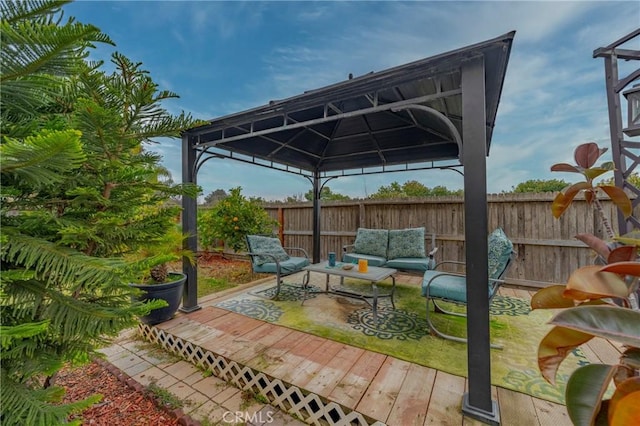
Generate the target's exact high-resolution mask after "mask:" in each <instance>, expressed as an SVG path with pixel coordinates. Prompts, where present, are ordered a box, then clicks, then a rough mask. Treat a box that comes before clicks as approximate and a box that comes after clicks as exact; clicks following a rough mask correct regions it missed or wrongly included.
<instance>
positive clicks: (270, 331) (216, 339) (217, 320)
mask: <svg viewBox="0 0 640 426" xmlns="http://www.w3.org/2000/svg"><path fill="white" fill-rule="evenodd" d="M500 294H502V295H506V296H515V297H522V298H525V299H526V298H529V297H530V296H531V294H532V292H529V291H526V290H520V289H514V288H508V287H504V286H503V287H501V289H500ZM157 327H158V329H161V330H164V331H165V332H167V333H170V334H172V335H174V336H176V337H179V338H181V339H183V340H186V341H189V342H192V343H193V344H196V345H198V346H200V347H202V348H204V349H207V350H210V351H212V352H214V353H216V354H218V355H222V356H224V357H226V358H227V359H229V360H232V361H235V362H238V363H240V364H242V365H246V366H248V367H251V368H253V369H255V370H259V371H262V372H264V373H265V374H267V375H269V376H271V377H274V378H279V379H281V380H282V381H283V382H285V383H290V384H293V385H295V386H298V387H300V388H301V389H304V390H305V391H306V392H313V393H315V394H317V395H320V396H321V397H322V398H326V399H327V400H331V401H334V402H336V403H338V404H341V405H342V406H344V407H346V408H349V409H354V410H357V411H359V412H360V413H362V414H364V415H365V416H368V417H370V418H372V419H375V420H379V421H380V422H383V423H387V424H389V425H423V424H424V425H466V426H477V425H480V424H481V423H480V422H479V421H477V420H474V419H471V418H469V417H468V416H465V415H463V414H462V412H461V405H462V395H463V394H464V393H465V391H466V387H467V385H468V381H467V380H466V379H465V378H464V377H459V376H455V375H452V374H448V373H445V372H441V371H437V370H434V369H430V368H428V367H424V366H419V365H417V364H411V363H409V362H406V361H402V360H399V359H396V358H393V357H389V356H387V355H384V354H380V353H376V352H371V351H367V350H365V349H362V348H356V347H353V346H349V345H346V344H344V343H338V342H335V341H332V340H329V339H326V338H322V337H318V336H314V335H311V334H306V333H304V332H300V331H296V330H292V329H289V328H286V327H282V326H278V325H275V324H270V323H267V322H263V321H260V320H256V319H253V318H249V317H246V316H243V315H241V314H237V313H234V312H230V311H227V310H224V309H220V308H217V307H213V306H205V307H204V308H203V309H201V310H198V311H195V312H193V313H190V314H184V315H179V316H177V317H176V318H174V319H172V320H170V321H167V322H165V323H162V324H159V325H158V326H157ZM583 349H584V352H585V354H586V356H587V357H588V359H589V360H590V361H591V362H608V363H611V362H616V361H617V359H618V358H619V356H620V348H619V346H616V345H613V344H611V343H610V342H608V341H606V340H603V339H593V340H592V341H590V342H589V343H588V345H584V346H583ZM491 391H492V398H493V399H494V400H495V401H497V402H498V404H499V407H500V415H501V421H502V425H505V426H510V425H517V426H520V425H525V426H526V425H552V426H564V425H570V424H571V422H570V421H569V418H568V415H567V413H566V409H565V407H564V406H563V405H560V404H554V403H551V402H548V401H544V400H539V399H536V398H532V397H530V396H528V395H525V394H520V393H517V392H513V391H510V390H508V389H503V388H496V387H495V386H492V388H491Z"/></svg>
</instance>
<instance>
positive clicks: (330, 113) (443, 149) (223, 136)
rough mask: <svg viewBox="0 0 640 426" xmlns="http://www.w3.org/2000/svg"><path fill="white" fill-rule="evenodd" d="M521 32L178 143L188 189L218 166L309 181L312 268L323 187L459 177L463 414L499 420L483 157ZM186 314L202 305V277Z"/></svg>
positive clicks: (210, 127)
mask: <svg viewBox="0 0 640 426" xmlns="http://www.w3.org/2000/svg"><path fill="white" fill-rule="evenodd" d="M514 36H515V32H514V31H513V32H509V33H507V34H504V35H501V36H499V37H496V38H494V39H491V40H487V41H483V42H480V43H477V44H473V45H470V46H467V47H463V48H460V49H457V50H453V51H450V52H446V53H442V54H439V55H436V56H432V57H430V58H425V59H421V60H418V61H415V62H411V63H408V64H405V65H401V66H398V67H394V68H390V69H387V70H383V71H379V72H372V73H369V74H366V75H363V76H359V77H352V76H351V75H350V76H349V79H348V80H346V81H343V82H340V83H337V84H333V85H330V86H327V87H323V88H320V89H315V90H309V91H307V92H304V93H303V94H300V95H297V96H294V97H291V98H287V99H283V100H275V101H270V102H269V103H268V104H267V105H263V106H261V107H258V108H254V109H251V110H248V111H244V112H239V113H236V114H231V115H227V116H225V117H221V118H216V119H213V120H211V121H210V122H209V123H208V124H205V125H202V126H199V127H196V128H192V129H189V130H187V131H185V132H184V133H183V135H182V181H183V182H185V183H186V182H192V183H197V175H198V171H199V170H200V168H201V167H202V166H203V165H204V164H205V163H206V162H207V160H209V159H212V158H221V159H232V160H237V161H241V162H245V163H249V164H254V165H257V166H262V167H267V168H271V169H276V170H282V171H283V172H286V173H293V174H296V175H300V176H304V177H306V178H307V179H309V181H310V182H311V184H312V186H313V194H314V200H313V210H314V215H313V250H312V257H313V261H314V263H315V262H318V261H319V260H320V259H319V256H320V230H321V223H320V208H321V205H320V191H321V189H322V185H323V184H324V183H326V182H327V181H328V180H329V179H334V178H339V177H341V176H353V175H362V174H372V173H385V172H391V171H410V170H427V169H434V168H436V169H437V168H439V169H442V168H455V169H456V170H459V171H461V172H462V173H463V174H464V202H465V256H466V261H467V275H468V280H467V295H468V321H467V333H468V338H469V340H468V374H469V392H468V393H467V394H465V395H464V397H463V404H462V410H463V412H464V413H465V414H466V415H468V416H470V417H473V418H477V419H479V420H481V421H484V422H487V423H490V424H499V422H500V415H499V412H498V408H497V404H496V402H495V401H493V400H492V399H491V361H490V346H489V301H488V298H487V287H488V265H487V257H488V254H487V251H488V250H487V234H488V229H487V222H488V219H487V195H486V192H487V191H486V157H487V156H488V154H489V148H490V145H491V138H492V135H493V128H494V124H495V120H496V115H497V112H498V105H499V102H500V96H501V93H502V87H503V84H504V79H505V74H506V69H507V64H508V61H509V55H510V52H511V46H512V43H513V38H514ZM196 201H197V200H196V199H194V198H188V197H185V198H184V199H183V201H182V205H183V219H182V226H183V231H184V232H185V233H187V234H188V235H189V238H188V239H187V240H186V242H185V246H186V248H189V249H191V250H193V251H195V250H197V229H196V216H197V215H196V213H197V203H196ZM183 270H184V272H185V273H186V274H187V277H188V280H187V285H186V287H185V292H184V297H183V306H182V308H181V310H182V311H183V312H192V311H194V310H197V309H199V306H198V301H197V269H196V267H195V266H193V265H191V264H190V263H189V262H186V261H185V262H184V265H183Z"/></svg>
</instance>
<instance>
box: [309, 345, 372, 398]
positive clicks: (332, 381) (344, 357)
mask: <svg viewBox="0 0 640 426" xmlns="http://www.w3.org/2000/svg"><path fill="white" fill-rule="evenodd" d="M364 352H365V350H364V349H360V348H356V347H353V346H349V345H344V344H343V345H342V346H341V347H340V350H339V351H338V353H336V354H335V356H334V357H332V358H331V359H330V360H329V362H327V363H326V365H325V366H324V368H323V369H322V370H321V371H320V372H319V373H318V374H317V375H316V376H315V377H313V378H312V379H311V380H309V382H307V384H306V385H305V389H307V390H308V391H310V392H314V393H317V394H318V395H320V396H324V397H329V395H330V394H331V392H332V391H333V389H335V387H336V386H337V385H338V383H339V382H340V380H342V378H343V377H344V376H345V375H346V374H347V373H348V372H349V370H350V369H351V368H352V367H353V365H354V364H355V363H357V362H358V360H359V359H360V357H362V354H363V353H364Z"/></svg>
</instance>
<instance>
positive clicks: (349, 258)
mask: <svg viewBox="0 0 640 426" xmlns="http://www.w3.org/2000/svg"><path fill="white" fill-rule="evenodd" d="M360 259H366V260H367V263H368V264H369V266H385V262H386V261H387V259H386V258H384V257H380V256H371V255H370V254H360V253H345V254H344V256H342V262H343V263H358V260H360Z"/></svg>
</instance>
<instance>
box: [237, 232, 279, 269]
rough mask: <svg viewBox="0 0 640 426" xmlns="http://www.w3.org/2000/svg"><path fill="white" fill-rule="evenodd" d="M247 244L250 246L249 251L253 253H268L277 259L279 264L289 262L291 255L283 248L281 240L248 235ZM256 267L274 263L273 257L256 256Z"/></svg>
mask: <svg viewBox="0 0 640 426" xmlns="http://www.w3.org/2000/svg"><path fill="white" fill-rule="evenodd" d="M247 243H248V244H249V251H250V252H251V253H268V254H272V255H274V256H275V257H276V259H277V260H278V262H284V261H285V260H289V255H288V254H287V252H286V251H285V250H284V248H282V244H280V240H279V239H277V238H273V237H263V236H260V235H247ZM253 259H254V263H255V264H256V265H263V264H265V263H273V258H272V257H271V256H256V257H254V258H253Z"/></svg>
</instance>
